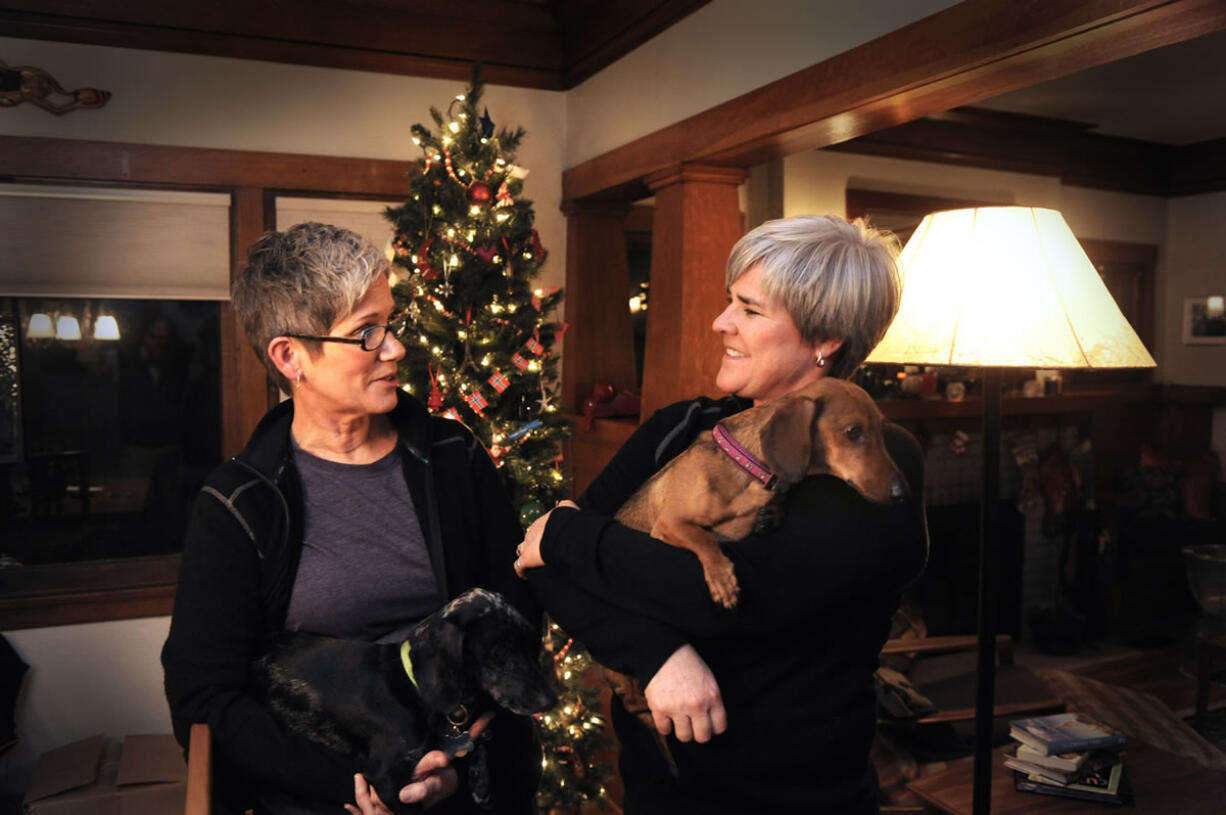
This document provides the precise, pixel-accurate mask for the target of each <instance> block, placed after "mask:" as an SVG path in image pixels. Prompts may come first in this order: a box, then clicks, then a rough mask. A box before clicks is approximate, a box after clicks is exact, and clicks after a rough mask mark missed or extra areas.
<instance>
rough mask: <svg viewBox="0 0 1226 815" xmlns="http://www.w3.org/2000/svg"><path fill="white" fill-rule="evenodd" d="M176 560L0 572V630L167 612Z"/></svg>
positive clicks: (171, 557)
mask: <svg viewBox="0 0 1226 815" xmlns="http://www.w3.org/2000/svg"><path fill="white" fill-rule="evenodd" d="M178 575H179V556H178V555H165V556H162V557H150V558H131V559H128V560H114V561H101V562H94V563H76V564H69V565H62V566H25V567H23V568H19V569H2V570H0V631H12V630H15V629H18V628H39V627H42V626H48V625H71V624H74V623H85V622H94V621H97V620H120V619H129V618H133V617H152V616H160V615H164V614H169V613H170V611H171V606H172V605H173V602H174V584H175V581H176V579H177V578H178Z"/></svg>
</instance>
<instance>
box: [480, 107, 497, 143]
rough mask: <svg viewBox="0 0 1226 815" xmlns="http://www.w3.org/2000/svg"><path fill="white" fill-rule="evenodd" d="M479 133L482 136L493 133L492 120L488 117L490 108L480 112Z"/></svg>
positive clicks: (485, 136) (488, 135) (487, 136)
mask: <svg viewBox="0 0 1226 815" xmlns="http://www.w3.org/2000/svg"><path fill="white" fill-rule="evenodd" d="M481 135H482V137H484V138H487V139H488V138H489V137H490V136H492V135H494V120H493V119H491V118H490V109H489V108H486V109H485V112H484V113H482V114H481Z"/></svg>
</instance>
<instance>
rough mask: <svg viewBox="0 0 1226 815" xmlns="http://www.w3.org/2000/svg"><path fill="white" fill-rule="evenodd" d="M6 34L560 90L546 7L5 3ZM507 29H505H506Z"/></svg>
mask: <svg viewBox="0 0 1226 815" xmlns="http://www.w3.org/2000/svg"><path fill="white" fill-rule="evenodd" d="M0 27H3V29H4V31H5V33H6V35H8V36H17V37H27V38H31V39H51V40H61V41H68V42H81V43H89V44H94V45H111V46H118V47H127V48H146V49H152V50H161V51H177V52H181V53H194V54H210V55H214V56H225V57H234V58H239V59H259V60H269V61H275V62H288V63H296V64H302V65H318V66H322V67H329V68H344V69H356V70H369V71H380V72H385V73H397V74H409V75H424V76H442V77H446V78H455V79H467V78H468V76H469V74H470V72H471V70H472V64H473V63H474V62H477V61H481V62H483V63H484V64H485V65H486V66H487V68H486V71H485V78H486V80H487V81H489V82H494V83H505V84H513V85H520V86H524V87H534V88H543V89H548V90H558V89H560V88H561V71H562V62H561V44H560V42H559V37H558V26H557V24H556V21H555V20H554V18H553V15H552V14H551V13H550V12H549V10H548V9H547V8H546V7H545V6H544V5H538V4H531V3H528V4H517V5H515V6H513V7H511V6H509V5H508V4H505V3H490V2H473V1H472V0H470V1H469V2H465V3H463V4H455V3H450V4H444V3H432V2H421V1H420V0H418V2H414V3H411V4H406V3H403V2H402V3H379V2H371V3H368V4H366V7H365V8H363V7H361V6H355V5H354V4H350V3H335V2H328V1H327V0H263V2H260V3H249V2H245V1H244V0H218V2H212V3H195V4H167V3H164V2H158V0H125V2H123V3H109V4H102V5H101V7H100V6H99V4H97V3H89V2H81V0H39V1H38V2H29V0H5V2H4V8H3V9H0ZM508 32H513V35H511V34H509V33H508Z"/></svg>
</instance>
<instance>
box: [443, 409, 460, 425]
mask: <svg viewBox="0 0 1226 815" xmlns="http://www.w3.org/2000/svg"><path fill="white" fill-rule="evenodd" d="M443 418H444V419H450V420H451V421H453V422H458V421H460V414H459V413H457V412H456V409H455V408H453V407H450V408H447V409H446V410H444V411H443Z"/></svg>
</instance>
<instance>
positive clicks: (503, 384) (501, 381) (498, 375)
mask: <svg viewBox="0 0 1226 815" xmlns="http://www.w3.org/2000/svg"><path fill="white" fill-rule="evenodd" d="M487 381H488V382H489V383H490V385H492V386H493V387H494V390H496V391H498V392H499V393H502V392H503V391H505V390H506V389H507V388H508V387H509V386H510V384H511V380H509V379H507V375H506V374H504V373H503V372H502V371H494V375H493V376H491V377H490V378H489V380H487Z"/></svg>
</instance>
